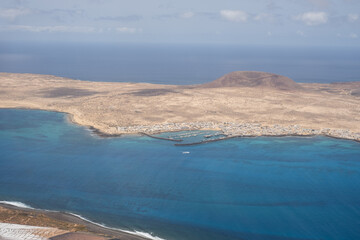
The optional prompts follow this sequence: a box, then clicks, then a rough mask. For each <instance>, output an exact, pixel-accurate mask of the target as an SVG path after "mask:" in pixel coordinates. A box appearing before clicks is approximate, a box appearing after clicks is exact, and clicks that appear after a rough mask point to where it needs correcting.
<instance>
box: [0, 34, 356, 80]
mask: <svg viewBox="0 0 360 240" xmlns="http://www.w3.org/2000/svg"><path fill="white" fill-rule="evenodd" d="M232 71H264V72H272V73H276V74H280V75H285V76H287V77H290V78H292V79H293V80H295V81H297V82H320V83H326V82H343V81H359V80H360V48H356V47H352V48H351V47H321V46H320V47H289V46H288V47H286V46H276V47H274V46H271V47H270V46H241V45H238V46H236V45H200V44H197V45H196V44H193V45H190V44H187V45H186V44H182V45H175V44H139V43H138V44H131V43H118V44H115V43H111V44H110V43H109V44H105V43H51V42H50V43H48V42H40V43H39V42H38V43H31V42H28V43H24V42H21V41H17V42H0V72H16V73H39V74H52V75H57V76H63V77H69V78H74V79H80V80H90V81H104V82H149V83H161V84H199V83H205V82H210V81H213V80H215V79H217V78H219V77H221V76H222V75H224V74H226V73H229V72H232Z"/></svg>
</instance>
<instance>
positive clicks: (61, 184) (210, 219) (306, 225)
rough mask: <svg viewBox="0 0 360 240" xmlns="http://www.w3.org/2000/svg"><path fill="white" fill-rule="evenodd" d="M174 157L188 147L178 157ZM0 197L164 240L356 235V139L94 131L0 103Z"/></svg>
mask: <svg viewBox="0 0 360 240" xmlns="http://www.w3.org/2000/svg"><path fill="white" fill-rule="evenodd" d="M183 152H189V153H188V154H184V153H183ZM0 154H1V155H0V200H6V201H20V202H24V203H26V204H29V205H30V206H32V207H35V208H42V209H51V210H61V211H68V212H73V213H76V214H80V215H82V216H84V217H86V218H88V219H90V220H92V221H95V222H98V223H103V224H106V225H107V226H111V227H116V228H121V229H128V230H140V231H144V232H152V233H153V234H154V235H156V236H159V237H161V238H165V239H249V240H253V239H275V240H278V239H279V240H280V239H281V240H283V239H336V240H339V239H344V240H345V239H360V144H359V143H356V142H352V141H345V140H336V139H330V138H326V137H314V138H295V137H284V138H249V139H245V138H244V139H241V138H238V139H231V140H226V141H219V142H215V143H209V144H203V145H196V146H187V147H175V146H174V145H173V142H168V141H162V140H156V139H151V138H148V137H140V136H132V137H121V138H106V139H104V138H99V137H96V136H92V135H91V132H90V131H88V130H86V129H85V128H83V127H80V126H76V125H73V124H68V123H67V122H66V117H65V115H64V114H61V113H53V112H45V111H30V110H10V109H3V110H0Z"/></svg>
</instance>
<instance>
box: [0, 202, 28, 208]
mask: <svg viewBox="0 0 360 240" xmlns="http://www.w3.org/2000/svg"><path fill="white" fill-rule="evenodd" d="M0 203H3V204H7V205H11V206H14V207H19V208H27V209H34V208H32V207H30V206H29V205H27V204H25V203H22V202H16V201H0Z"/></svg>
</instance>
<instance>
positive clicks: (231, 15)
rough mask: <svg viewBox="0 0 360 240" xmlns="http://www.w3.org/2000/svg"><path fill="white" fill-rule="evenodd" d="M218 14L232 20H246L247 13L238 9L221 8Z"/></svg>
mask: <svg viewBox="0 0 360 240" xmlns="http://www.w3.org/2000/svg"><path fill="white" fill-rule="evenodd" d="M220 15H221V16H222V17H223V18H225V19H226V20H229V21H232V22H246V21H247V19H248V14H247V13H246V12H244V11H240V10H221V11H220Z"/></svg>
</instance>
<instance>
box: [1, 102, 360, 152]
mask: <svg viewBox="0 0 360 240" xmlns="http://www.w3.org/2000/svg"><path fill="white" fill-rule="evenodd" d="M0 109H19V110H35V111H36V110H38V111H48V112H57V113H62V114H65V116H66V119H67V121H68V122H69V123H70V124H75V125H78V126H81V127H85V128H86V129H88V130H89V131H91V132H92V133H93V134H94V135H96V136H98V137H101V138H114V137H122V136H126V135H136V136H139V135H140V136H141V135H142V136H147V137H150V138H154V139H159V140H165V141H171V142H178V143H175V144H174V146H190V145H199V144H205V143H211V142H217V141H222V140H227V139H232V138H250V137H251V138H253V137H315V136H324V137H329V138H334V139H340V140H349V141H355V142H358V143H360V133H353V132H351V131H349V130H335V133H336V131H338V134H339V133H340V134H344V133H346V134H347V136H337V135H335V134H334V132H331V129H321V130H317V129H309V128H302V127H300V126H297V125H292V126H286V127H285V128H291V129H292V128H297V129H298V131H300V132H301V133H294V131H293V129H292V130H291V131H289V132H287V133H284V132H281V133H274V134H268V133H265V134H262V133H259V132H257V133H256V134H249V133H248V131H246V133H243V134H239V133H237V132H238V131H239V130H241V129H238V128H237V129H235V130H232V131H224V129H223V128H222V127H221V126H224V123H220V124H219V123H207V124H206V125H207V126H206V127H204V128H199V127H193V128H191V127H187V128H186V129H170V130H169V129H164V130H159V129H158V125H156V126H157V129H156V131H150V132H148V133H147V132H142V131H139V132H128V133H126V132H124V133H121V134H116V133H106V132H103V131H101V129H97V128H95V127H94V126H91V125H82V124H81V123H78V122H76V121H75V120H74V117H73V115H72V114H71V113H68V112H62V111H57V110H48V109H41V108H26V107H25V108H23V107H13V108H12V107H9V108H7V107H6V108H5V107H1V106H0ZM179 124H180V125H184V124H188V123H179ZM230 124H232V125H236V124H234V123H230ZM189 125H194V123H190V124H189ZM208 125H212V126H215V127H213V128H209V126H208ZM227 125H229V124H227ZM251 125H254V126H256V127H260V128H263V129H266V131H267V132H268V131H271V132H274V130H276V129H277V130H279V129H278V128H279V125H277V124H275V125H274V128H272V127H269V126H262V125H261V124H251V123H243V124H240V126H247V128H249V126H251ZM219 126H220V127H219ZM134 127H137V126H130V128H134ZM148 128H151V127H150V126H148ZM195 130H200V131H205V130H215V131H220V132H221V134H223V135H224V136H225V137H222V138H217V139H210V140H203V141H199V142H193V143H179V142H182V141H183V140H182V139H171V138H163V137H157V136H154V135H157V134H161V133H175V132H180V131H195ZM251 131H254V129H251ZM281 131H284V129H281ZM339 131H340V132H339ZM349 135H350V136H349Z"/></svg>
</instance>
